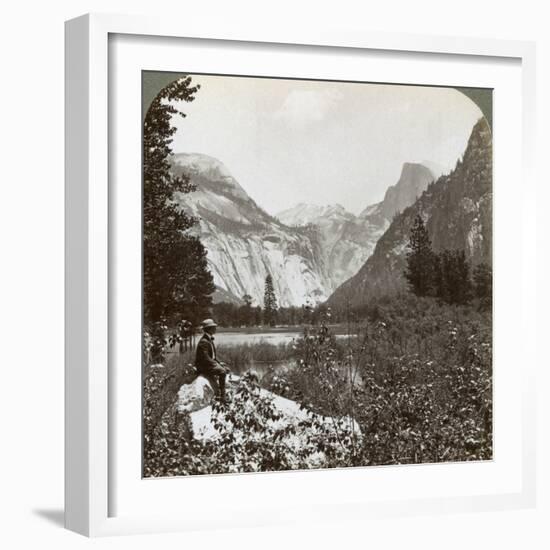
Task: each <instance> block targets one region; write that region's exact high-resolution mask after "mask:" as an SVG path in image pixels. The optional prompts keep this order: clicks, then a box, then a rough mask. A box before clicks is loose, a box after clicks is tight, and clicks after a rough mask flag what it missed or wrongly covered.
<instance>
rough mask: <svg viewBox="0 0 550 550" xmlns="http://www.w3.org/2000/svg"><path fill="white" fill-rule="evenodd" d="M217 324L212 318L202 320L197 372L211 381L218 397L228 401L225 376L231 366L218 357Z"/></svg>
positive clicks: (196, 365)
mask: <svg viewBox="0 0 550 550" xmlns="http://www.w3.org/2000/svg"><path fill="white" fill-rule="evenodd" d="M217 326H218V325H216V323H215V322H214V321H213V320H212V319H205V320H204V321H203V322H202V330H203V331H204V334H203V335H202V338H201V339H200V340H199V343H198V344H197V354H196V356H195V367H196V368H197V372H198V373H199V374H200V375H202V376H204V377H205V378H206V379H207V380H208V381H209V382H210V384H211V385H212V387H213V388H214V391H215V392H216V398H217V399H218V400H220V401H221V402H223V403H226V402H227V397H226V395H225V378H226V376H227V374H228V373H229V368H228V367H227V366H226V365H225V364H224V363H222V362H221V361H218V359H217V358H216V345H215V344H214V334H216V327H217Z"/></svg>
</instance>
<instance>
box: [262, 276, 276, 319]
mask: <svg viewBox="0 0 550 550" xmlns="http://www.w3.org/2000/svg"><path fill="white" fill-rule="evenodd" d="M276 313H277V298H276V297H275V289H274V288H273V279H272V277H271V275H269V274H268V275H267V277H266V278H265V290H264V323H266V324H268V325H269V326H271V327H273V326H275V320H276V319H275V317H276Z"/></svg>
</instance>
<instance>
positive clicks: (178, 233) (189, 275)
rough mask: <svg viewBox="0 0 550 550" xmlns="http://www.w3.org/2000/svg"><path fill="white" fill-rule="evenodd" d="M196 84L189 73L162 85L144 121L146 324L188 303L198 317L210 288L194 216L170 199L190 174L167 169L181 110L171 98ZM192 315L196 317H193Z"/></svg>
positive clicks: (189, 95)
mask: <svg viewBox="0 0 550 550" xmlns="http://www.w3.org/2000/svg"><path fill="white" fill-rule="evenodd" d="M198 89H199V87H198V86H192V85H191V77H185V78H180V79H178V80H176V81H175V82H172V83H171V84H169V85H168V86H166V87H165V88H163V89H162V90H161V91H160V92H159V94H158V95H157V96H156V97H155V99H154V100H153V101H152V103H151V106H150V107H149V110H148V111H147V114H146V116H145V120H144V123H143V290H144V292H143V294H144V297H143V302H144V317H145V322H146V324H150V323H155V322H158V321H159V320H160V319H161V318H162V317H165V316H169V315H171V314H173V313H176V312H177V313H178V314H179V315H181V314H182V313H183V311H184V310H185V309H186V308H189V307H191V312H190V315H192V316H196V317H198V316H199V315H200V313H202V311H201V310H203V309H204V308H205V307H208V306H209V305H210V294H212V293H213V292H214V285H213V281H212V276H211V274H210V273H209V271H208V270H207V267H206V252H205V250H204V247H203V246H202V245H201V243H200V241H198V239H197V238H196V237H193V236H191V235H189V234H188V233H187V232H188V230H189V229H190V228H191V227H192V226H193V225H194V223H195V221H196V220H194V218H192V217H191V216H189V215H188V214H186V213H185V212H184V211H183V210H182V209H181V208H179V207H178V206H177V205H176V204H175V203H174V202H173V195H174V193H189V192H191V191H193V190H194V186H193V185H191V183H190V181H189V178H188V177H186V176H175V175H174V174H172V173H171V171H170V162H169V157H170V155H171V153H172V150H171V147H170V145H171V143H172V137H173V135H174V133H175V131H176V128H175V127H174V126H173V125H172V122H171V121H172V117H173V116H174V115H176V114H177V115H180V116H182V117H185V114H184V113H182V112H181V111H179V110H178V109H177V108H176V107H175V106H174V103H176V102H190V101H193V100H194V98H195V94H196V92H197V91H198ZM193 321H196V320H195V319H193Z"/></svg>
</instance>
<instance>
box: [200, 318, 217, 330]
mask: <svg viewBox="0 0 550 550" xmlns="http://www.w3.org/2000/svg"><path fill="white" fill-rule="evenodd" d="M201 325H202V328H208V327H217V326H218V325H217V324H216V323H214V319H205V320H204V321H203V322H202V323H201Z"/></svg>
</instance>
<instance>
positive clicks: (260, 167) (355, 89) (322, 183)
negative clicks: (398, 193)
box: [172, 75, 482, 215]
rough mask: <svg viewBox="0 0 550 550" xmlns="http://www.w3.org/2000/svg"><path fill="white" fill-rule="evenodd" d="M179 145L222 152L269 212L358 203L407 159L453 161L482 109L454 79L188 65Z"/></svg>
mask: <svg viewBox="0 0 550 550" xmlns="http://www.w3.org/2000/svg"><path fill="white" fill-rule="evenodd" d="M192 79H193V83H194V84H200V86H201V88H200V90H199V91H198V92H197V94H196V98H195V100H194V101H193V102H192V103H180V104H178V107H179V108H180V109H181V110H182V111H183V112H184V113H185V114H186V115H187V116H186V118H181V117H174V119H173V122H174V124H175V125H176V126H177V132H176V134H175V135H174V141H173V144H172V149H173V151H174V153H203V154H207V155H210V156H213V157H215V158H217V159H218V160H220V161H222V162H223V163H224V164H225V165H226V167H227V168H228V169H229V171H230V172H231V174H232V175H233V176H234V177H235V179H236V180H237V181H238V182H239V183H240V184H241V186H242V187H243V188H244V189H245V191H246V192H247V193H248V194H249V195H250V196H251V197H252V198H253V199H254V200H255V201H256V202H257V203H258V204H259V205H260V206H261V207H262V208H264V209H265V210H266V211H267V212H269V213H270V214H272V215H275V214H277V213H278V212H280V211H282V210H285V209H287V208H291V207H292V206H294V205H296V204H298V203H301V202H302V203H311V204H317V205H321V206H324V205H328V204H336V203H339V204H341V205H343V206H344V207H345V208H346V209H348V210H349V211H350V212H353V213H355V214H357V213H359V212H360V211H361V210H363V209H364V208H365V207H366V206H368V205H369V204H373V203H376V202H378V201H380V200H382V198H383V197H384V193H385V191H386V189H387V188H388V187H389V186H390V185H393V184H395V183H396V182H397V180H398V179H399V175H400V173H401V168H402V166H403V163H405V162H421V161H429V162H432V163H435V164H436V165H439V166H441V167H442V169H443V170H444V171H449V170H451V169H452V168H453V167H454V165H455V164H456V161H457V159H458V158H459V157H460V156H461V155H462V154H463V152H464V149H465V147H466V144H467V141H468V137H469V135H470V132H471V130H472V127H473V125H474V124H475V122H476V121H477V120H478V119H479V118H480V117H481V116H482V114H481V111H480V109H479V108H478V107H477V106H476V105H475V103H473V102H472V101H471V100H470V99H469V98H467V97H466V96H464V95H463V94H462V93H460V92H459V91H457V90H454V89H452V88H436V87H425V86H401V85H384V84H369V83H346V82H327V81H304V80H286V79H267V78H253V77H227V76H205V75H192Z"/></svg>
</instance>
